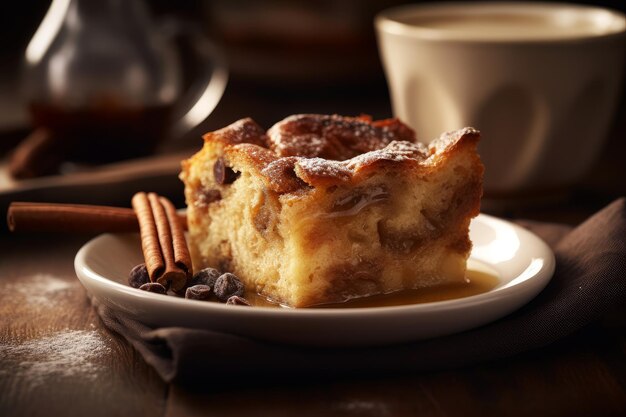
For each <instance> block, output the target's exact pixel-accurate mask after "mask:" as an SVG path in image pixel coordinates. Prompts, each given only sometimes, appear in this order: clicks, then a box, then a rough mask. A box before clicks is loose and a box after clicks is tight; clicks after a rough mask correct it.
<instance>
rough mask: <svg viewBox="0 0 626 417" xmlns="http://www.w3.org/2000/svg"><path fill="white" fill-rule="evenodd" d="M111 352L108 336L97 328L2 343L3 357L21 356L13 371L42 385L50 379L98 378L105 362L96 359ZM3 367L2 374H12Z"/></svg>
mask: <svg viewBox="0 0 626 417" xmlns="http://www.w3.org/2000/svg"><path fill="white" fill-rule="evenodd" d="M109 351H110V348H109V347H108V346H107V345H106V341H105V339H104V338H103V337H102V335H101V334H100V333H99V332H98V331H96V330H64V331H61V332H58V333H55V334H52V335H51V336H46V337H42V338H38V339H33V340H29V341H25V342H23V343H21V344H10V343H9V344H0V356H2V357H4V358H6V359H8V360H9V361H10V360H11V359H12V358H19V360H20V362H18V363H16V364H15V365H16V366H15V367H13V366H11V367H9V368H11V373H12V374H17V375H18V376H20V377H23V378H24V379H25V380H28V381H29V383H31V384H33V385H40V384H42V383H44V382H46V380H48V382H50V381H49V379H50V378H68V377H74V376H79V375H80V376H81V377H83V378H86V379H89V380H94V379H96V378H97V376H98V373H97V371H99V370H102V369H104V368H105V366H104V364H101V363H96V362H95V361H94V359H96V358H97V357H99V356H101V355H103V354H105V353H107V352H109ZM8 372H9V371H8V370H0V375H2V374H5V373H8Z"/></svg>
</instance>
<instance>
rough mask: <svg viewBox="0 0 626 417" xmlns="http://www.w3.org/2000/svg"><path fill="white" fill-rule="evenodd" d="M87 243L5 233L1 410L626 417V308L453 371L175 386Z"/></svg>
mask: <svg viewBox="0 0 626 417" xmlns="http://www.w3.org/2000/svg"><path fill="white" fill-rule="evenodd" d="M86 240H87V237H85V236H82V237H81V236H71V237H67V236H59V235H47V236H37V235H20V236H11V235H6V234H5V235H0V317H1V319H0V416H57V415H59V416H107V417H110V416H134V417H139V416H195V415H226V416H243V415H249V414H254V415H268V416H269V415H278V416H287V415H298V416H335V415H337V416H338V415H354V416H405V415H406V416H408V415H418V414H420V415H421V414H423V415H436V416H456V415H463V416H473V415H476V416H489V415H493V416H501V415H507V416H528V415H549V416H556V415H559V416H578V415H580V416H588V415H594V416H595V415H616V416H617V415H626V332H625V331H624V330H625V329H626V311H624V309H622V310H621V311H616V312H612V313H611V314H610V315H608V316H607V317H606V318H605V319H604V320H602V321H601V322H598V323H594V324H593V325H591V326H589V327H587V328H585V329H583V330H582V331H580V332H579V333H577V334H575V335H573V336H571V337H569V338H568V339H566V340H562V341H560V342H558V343H556V344H554V345H552V346H550V347H548V348H546V349H541V350H538V351H533V352H529V353H527V354H524V355H521V356H518V357H514V358H511V359H507V360H502V361H498V362H494V363H485V364H481V365H478V366H472V367H466V368H461V369H456V370H446V371H440V372H426V373H416V374H408V375H386V376H371V377H370V378H367V379H363V378H360V379H353V378H349V377H346V378H343V379H341V380H314V381H306V380H303V381H283V380H281V378H280V375H259V377H258V379H257V380H242V381H240V383H232V384H230V385H228V386H224V385H222V384H219V381H215V384H213V385H209V386H205V387H197V386H196V387H193V388H191V387H179V386H171V385H168V384H165V383H164V382H163V381H162V380H161V379H160V378H159V376H158V375H157V374H156V372H155V371H154V370H153V369H152V368H151V367H150V366H149V365H147V364H146V363H145V362H144V360H143V359H142V357H141V356H139V354H138V353H137V352H135V351H134V350H133V348H132V347H131V346H130V345H129V344H128V343H126V341H125V340H124V339H122V338H120V337H119V336H117V335H116V334H113V333H111V332H109V331H108V330H107V329H106V328H104V327H103V325H102V323H101V322H100V321H99V319H98V316H97V315H96V314H95V312H94V310H93V309H92V308H91V306H90V303H89V300H88V299H87V296H86V293H85V291H84V290H83V288H82V286H81V285H80V283H79V281H78V280H77V278H76V276H75V274H74V269H73V258H74V255H75V253H76V251H77V250H78V248H79V247H80V246H81V245H82V244H83V243H84V242H85V241H86ZM210 378H211V376H210V375H207V381H210Z"/></svg>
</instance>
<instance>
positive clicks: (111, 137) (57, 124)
mask: <svg viewBox="0 0 626 417" xmlns="http://www.w3.org/2000/svg"><path fill="white" fill-rule="evenodd" d="M30 112H31V116H32V118H33V123H34V125H35V126H36V127H45V128H47V129H49V130H50V131H51V132H52V134H53V135H54V137H55V140H56V141H57V142H58V144H59V150H60V151H61V152H62V153H63V155H64V157H65V158H64V159H65V160H69V161H79V162H90V163H102V162H111V161H115V160H121V159H128V158H136V157H139V156H142V155H146V154H148V153H150V152H151V151H153V150H154V148H155V146H156V145H157V143H158V142H159V141H160V140H161V139H163V136H164V135H165V132H166V128H167V126H168V125H169V123H170V117H171V106H169V105H167V106H165V105H164V106H153V107H141V108H124V107H119V106H100V107H93V108H89V109H80V110H68V109H64V108H60V107H54V106H51V105H47V104H31V105H30Z"/></svg>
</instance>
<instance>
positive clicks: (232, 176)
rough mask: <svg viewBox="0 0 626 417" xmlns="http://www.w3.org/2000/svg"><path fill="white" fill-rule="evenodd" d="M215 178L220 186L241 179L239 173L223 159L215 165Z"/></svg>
mask: <svg viewBox="0 0 626 417" xmlns="http://www.w3.org/2000/svg"><path fill="white" fill-rule="evenodd" d="M213 177H214V178H215V182H216V183H218V184H232V183H233V182H235V180H236V179H237V178H238V177H239V173H237V172H235V171H233V169H232V168H231V167H229V166H226V164H225V163H224V159H223V158H217V160H216V161H215V164H213Z"/></svg>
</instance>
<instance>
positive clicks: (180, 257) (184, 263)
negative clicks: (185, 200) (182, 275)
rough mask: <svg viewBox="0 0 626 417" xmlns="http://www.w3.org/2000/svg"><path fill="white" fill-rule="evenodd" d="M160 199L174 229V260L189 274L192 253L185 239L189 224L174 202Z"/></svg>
mask: <svg viewBox="0 0 626 417" xmlns="http://www.w3.org/2000/svg"><path fill="white" fill-rule="evenodd" d="M159 201H160V202H161V205H163V208H164V209H165V214H166V215H167V221H168V223H169V225H170V230H171V231H172V244H173V247H174V261H175V262H176V265H178V267H179V268H181V269H182V270H184V271H185V272H187V274H190V273H191V270H192V266H191V255H190V254H189V248H188V247H187V241H186V239H185V226H186V225H187V222H185V224H183V221H182V219H181V218H180V216H179V215H178V213H177V212H176V207H174V204H172V202H171V201H170V200H168V199H167V198H164V197H160V198H159Z"/></svg>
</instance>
